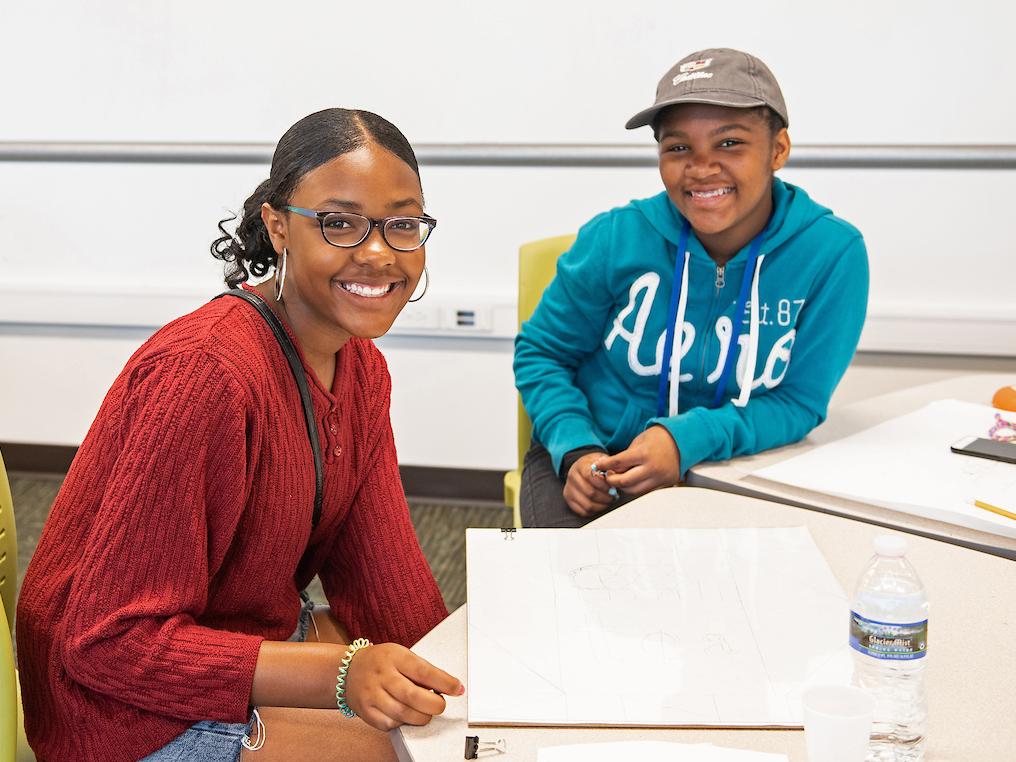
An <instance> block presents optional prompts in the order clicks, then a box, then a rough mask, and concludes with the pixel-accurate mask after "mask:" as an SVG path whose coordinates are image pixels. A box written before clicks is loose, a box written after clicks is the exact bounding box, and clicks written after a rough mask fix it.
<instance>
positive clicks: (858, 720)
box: [801, 685, 875, 762]
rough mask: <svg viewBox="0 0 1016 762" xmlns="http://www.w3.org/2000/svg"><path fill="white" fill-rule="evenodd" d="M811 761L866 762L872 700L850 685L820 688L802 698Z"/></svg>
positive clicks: (809, 759)
mask: <svg viewBox="0 0 1016 762" xmlns="http://www.w3.org/2000/svg"><path fill="white" fill-rule="evenodd" d="M801 706H802V707H803V709H804V741H805V744H806V745H807V747H808V762H864V758H865V756H866V755H867V753H868V737H869V736H870V735H871V714H872V711H873V709H874V707H875V701H874V700H873V699H872V697H871V696H870V695H869V694H867V693H865V692H864V691H863V690H861V689H860V688H854V687H851V686H849V685H816V686H814V687H812V688H809V689H808V690H807V691H805V693H804V695H803V696H802V697H801Z"/></svg>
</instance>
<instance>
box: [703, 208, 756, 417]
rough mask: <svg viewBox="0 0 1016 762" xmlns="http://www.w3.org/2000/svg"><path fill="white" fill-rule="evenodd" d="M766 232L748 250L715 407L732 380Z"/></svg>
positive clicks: (714, 399) (715, 398) (717, 387)
mask: <svg viewBox="0 0 1016 762" xmlns="http://www.w3.org/2000/svg"><path fill="white" fill-rule="evenodd" d="M767 227H768V226H767ZM765 234H766V230H765V229H763V230H762V232H761V233H759V234H758V235H757V236H755V239H754V240H753V241H752V242H751V249H749V250H748V261H747V262H746V263H745V265H744V275H743V276H742V277H741V291H740V293H738V295H737V307H735V308H734V318H733V320H732V321H731V326H730V343H729V344H727V356H726V358H725V359H724V361H723V372H722V373H721V374H720V382H719V383H718V384H717V385H716V396H715V397H714V398H713V407H719V406H720V403H721V402H722V401H723V395H724V394H725V393H726V391H727V382H728V381H729V380H730V371H731V370H733V369H734V358H735V357H737V340H738V338H739V337H740V336H741V316H742V315H744V308H745V306H746V305H747V303H748V291H749V290H750V289H751V280H752V278H753V277H754V276H755V262H756V261H757V260H758V255H759V252H760V251H761V250H762V239H763V238H765ZM753 380H754V379H751V378H746V379H745V380H744V383H746V384H750V383H752V381H753Z"/></svg>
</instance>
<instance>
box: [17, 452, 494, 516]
mask: <svg viewBox="0 0 1016 762" xmlns="http://www.w3.org/2000/svg"><path fill="white" fill-rule="evenodd" d="M77 451H78V448H76V447H71V446H66V445H40V444H23V443H18V442H0V453H3V459H4V465H5V466H6V467H7V470H8V471H20V472H23V473H31V474H57V475H60V476H62V475H63V474H66V473H67V470H68V469H69V468H70V465H71V461H72V460H74V456H75V454H76V453H77ZM399 473H400V474H401V476H402V485H403V488H404V489H405V491H406V495H408V496H409V497H411V498H413V499H414V500H431V501H435V502H441V501H445V500H448V501H452V502H468V503H496V504H498V505H500V504H502V501H503V500H504V486H503V479H504V472H503V471H492V470H483V469H475V468H432V467H428V466H399Z"/></svg>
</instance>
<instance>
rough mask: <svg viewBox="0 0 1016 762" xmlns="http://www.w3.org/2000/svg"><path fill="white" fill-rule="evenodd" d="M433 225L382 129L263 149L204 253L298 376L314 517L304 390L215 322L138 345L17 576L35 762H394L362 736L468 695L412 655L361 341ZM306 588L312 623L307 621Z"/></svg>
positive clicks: (299, 134) (377, 386)
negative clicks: (229, 218) (291, 358)
mask: <svg viewBox="0 0 1016 762" xmlns="http://www.w3.org/2000/svg"><path fill="white" fill-rule="evenodd" d="M435 225H436V221H435V220H434V219H432V218H430V217H428V216H427V215H426V214H425V212H424V207H423V195H422V191H421V187H420V177H419V169H418V166H417V162H416V157H415V155H414V154H413V150H412V148H411V147H410V145H409V143H408V142H407V141H406V139H405V137H404V136H403V135H402V134H401V133H400V132H399V131H398V129H396V128H395V127H394V126H393V125H392V124H390V123H389V122H387V121H385V120H384V119H382V118H381V117H379V116H377V115H375V114H371V113H369V112H365V111H347V110H344V109H329V110H326V111H321V112H319V113H316V114H312V115H310V116H308V117H306V118H304V119H302V120H300V121H299V122H297V123H296V124H295V125H293V127H291V128H290V129H289V130H288V131H287V132H286V134H285V135H283V137H282V139H281V140H280V141H279V144H278V147H277V148H276V151H275V155H274V158H273V161H272V169H271V176H270V177H269V179H268V180H266V181H265V182H263V183H262V184H261V185H260V186H259V187H258V188H257V190H256V191H255V192H254V194H253V195H252V196H251V197H250V198H249V199H248V200H247V201H246V203H245V204H244V208H243V215H242V219H241V220H240V223H239V225H238V227H237V232H236V236H235V237H234V236H231V235H229V234H224V235H223V237H221V238H219V239H218V240H217V241H215V243H214V244H213V245H212V249H213V253H214V254H215V255H216V256H217V257H219V258H221V259H223V260H225V261H226V263H227V265H226V281H227V283H228V284H229V285H230V286H238V285H241V286H243V287H244V288H246V289H247V290H248V291H250V292H252V293H254V294H257V295H258V296H260V298H262V299H263V300H264V301H265V302H266V303H267V304H268V306H269V307H270V308H271V309H272V310H273V311H274V313H275V314H276V315H277V316H278V317H279V318H280V319H281V320H282V322H283V324H284V325H285V327H286V329H287V331H288V332H289V335H290V338H291V339H292V340H293V342H294V344H295V345H296V347H297V350H298V352H299V354H300V359H301V361H302V364H303V369H304V371H305V374H306V377H307V381H308V385H309V387H310V391H311V398H312V402H313V408H314V417H315V419H316V423H317V430H318V432H317V433H318V438H319V441H320V445H321V450H322V453H321V455H322V460H323V475H324V483H323V498H324V499H323V504H322V508H321V510H320V515H318V512H317V511H315V509H314V502H315V499H314V498H315V491H316V477H315V469H314V461H313V456H312V452H311V450H310V445H309V443H308V433H307V424H306V422H305V418H304V414H303V410H302V408H301V399H300V395H299V391H298V388H297V386H296V384H295V383H294V379H293V376H292V374H291V371H290V368H289V366H288V365H287V362H286V359H285V356H284V355H283V352H282V350H281V348H280V346H279V344H278V342H277V340H276V339H275V337H274V336H273V334H272V332H271V330H270V329H269V327H268V325H267V324H266V322H265V321H264V319H263V318H262V317H261V316H260V315H259V314H258V313H257V312H256V310H255V309H254V308H253V307H252V306H251V305H250V304H247V303H245V302H244V301H243V300H241V299H236V298H224V299H218V300H215V301H212V302H210V303H208V304H206V305H205V306H203V307H201V308H200V309H198V310H196V311H195V312H193V313H191V314H189V315H186V316H184V317H182V318H179V319H178V320H176V321H174V322H172V323H170V324H169V325H167V326H165V327H164V328H163V329H161V330H160V331H158V332H157V333H156V334H155V335H154V336H153V337H152V338H151V339H150V340H149V341H147V342H146V343H145V344H144V345H143V346H142V347H141V348H140V349H139V350H138V351H137V352H136V353H135V354H134V356H133V357H132V358H131V359H130V360H129V361H128V363H127V365H126V367H125V368H124V370H123V372H122V373H121V374H120V376H119V377H118V378H117V380H116V382H115V383H114V384H113V387H112V388H111V389H110V391H109V393H108V395H107V396H106V399H105V401H104V402H103V404H102V407H101V409H100V411H99V414H98V416H97V417H96V419H95V422H94V423H93V424H92V427H91V429H90V430H89V432H88V435H87V436H86V438H85V441H84V442H83V443H82V445H81V448H80V449H79V451H78V455H77V457H76V458H75V460H74V463H73V465H72V466H71V469H70V472H69V473H68V475H67V479H66V481H65V482H64V485H63V488H62V489H61V491H60V494H59V496H58V497H57V499H56V502H55V503H54V506H53V509H52V512H51V514H50V517H49V520H48V521H47V524H46V527H45V529H44V531H43V533H42V537H41V539H40V542H39V546H38V549H37V550H36V553H35V555H34V557H33V558H32V562H31V564H30V565H29V568H28V572H27V574H26V577H25V582H24V586H23V588H22V592H21V597H20V601H19V605H18V617H17V627H18V632H17V635H18V661H19V666H20V670H21V672H20V674H21V681H22V687H23V691H24V704H25V718H26V730H27V732H28V737H29V740H30V742H31V744H32V747H33V748H34V749H35V751H36V754H37V756H38V758H39V759H40V760H43V761H45V760H60V762H65V761H66V760H88V761H89V762H105V761H107V760H108V761H109V762H127V761H128V760H131V761H133V760H138V759H142V758H144V759H145V760H149V761H150V762H155V761H157V760H170V759H174V760H175V759H188V760H215V761H216V762H217V761H218V760H231V761H233V760H238V759H241V758H243V759H251V760H258V761H260V760H265V761H266V762H269V761H270V760H274V759H286V760H298V759H315V760H325V759H358V760H363V759H370V760H383V759H390V758H394V753H393V750H392V748H391V745H390V743H389V742H388V739H387V736H386V735H385V734H384V733H382V732H380V731H384V730H389V729H391V728H394V727H396V726H398V725H400V724H402V723H411V724H424V723H426V722H428V721H429V720H430V719H431V717H432V716H433V715H435V714H440V713H441V712H442V711H443V709H444V705H445V702H444V699H443V698H442V697H441V695H440V694H450V695H459V694H461V693H462V691H463V687H462V685H461V683H460V682H459V681H458V680H457V679H456V678H455V677H453V676H451V675H448V674H447V673H445V672H443V671H441V670H440V669H438V668H437V667H435V666H432V665H431V664H428V663H427V662H426V661H424V660H423V659H421V658H419V657H418V656H416V655H415V654H413V653H412V652H410V651H409V650H408V648H407V647H408V646H410V645H412V644H413V643H414V642H415V641H416V640H418V639H419V638H420V637H421V636H422V635H424V634H425V633H426V632H427V631H429V630H430V629H431V628H432V627H433V626H434V625H435V624H437V623H438V622H439V621H440V620H441V619H442V618H443V617H444V616H446V614H447V611H446V610H445V607H444V604H443V603H442V600H441V596H440V594H439V592H438V589H437V586H436V584H435V583H434V579H433V577H432V576H431V573H430V570H429V568H428V566H427V564H426V561H425V560H424V558H423V556H422V554H421V552H420V547H419V544H418V543H417V540H416V536H415V534H414V532H413V528H412V525H411V523H410V521H409V514H408V509H407V506H406V501H405V497H404V494H403V491H402V485H401V482H400V480H399V472H398V465H397V459H396V453H395V446H394V442H393V438H392V430H391V424H390V421H389V414H388V409H389V397H390V386H391V384H390V379H389V375H388V371H387V368H386V366H385V362H384V359H383V357H382V356H381V354H380V352H379V351H378V350H377V349H376V348H375V347H374V345H373V343H372V342H371V341H370V339H372V338H374V337H377V336H380V335H382V334H383V333H385V331H387V330H388V328H389V327H390V326H391V324H392V321H393V320H394V319H395V317H396V315H398V313H399V311H400V310H401V309H402V308H403V307H404V306H405V304H406V302H407V300H409V298H410V296H411V295H412V294H413V293H414V291H415V290H416V289H417V286H418V284H419V281H420V280H421V278H422V276H424V275H425V268H424V256H425V255H424V246H423V245H424V243H425V242H426V240H427V238H428V236H429V234H430V232H431V231H432V230H433V229H434V226H435ZM220 228H221V224H220ZM273 270H274V276H273V277H271V278H269V279H268V280H266V281H264V282H262V283H260V284H259V285H256V286H253V287H251V286H248V285H246V282H247V280H248V278H249V277H250V276H252V275H253V276H256V277H260V276H265V275H267V274H268V273H269V272H272V271H273ZM424 287H425V286H424ZM315 575H319V576H320V579H321V581H322V584H323V587H324V590H325V593H326V595H327V597H328V602H329V606H328V610H327V611H318V612H313V611H312V610H311V609H310V608H308V607H306V606H301V599H300V593H299V591H300V590H302V589H303V588H304V586H305V585H307V583H308V582H310V581H311V579H312V578H313V577H314V576H315ZM294 630H295V631H296V632H295V633H294ZM351 637H352V638H361V637H362V638H368V639H370V640H371V641H374V642H375V643H376V645H371V646H369V647H364V648H360V649H358V650H355V651H353V648H352V646H349V645H347V644H350V643H351V642H352V641H351ZM294 641H297V642H294ZM298 641H305V642H298ZM351 652H352V658H351V660H350V663H349V668H348V674H347V676H346V679H345V681H344V682H340V681H339V680H338V675H339V671H340V667H341V666H342V662H343V660H344V658H346V657H347V656H349V654H350V653H351ZM337 683H339V684H338V685H337ZM337 708H339V709H343V712H342V714H347V715H348V714H353V713H355V714H356V715H357V716H358V717H359V718H360V719H354V720H352V721H350V720H346V719H344V718H343V717H342V714H340V712H338V711H336V709H337ZM241 755H242V757H241Z"/></svg>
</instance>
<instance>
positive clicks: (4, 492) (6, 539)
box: [0, 455, 18, 634]
mask: <svg viewBox="0 0 1016 762" xmlns="http://www.w3.org/2000/svg"><path fill="white" fill-rule="evenodd" d="M17 585H18V533H17V530H15V528H14V501H13V500H12V499H11V485H10V482H8V481H7V469H6V468H4V458H3V455H0V598H2V599H3V604H4V613H6V615H7V632H8V634H10V632H11V627H12V626H13V625H14V607H15V605H16V604H17V591H16V588H17Z"/></svg>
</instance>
